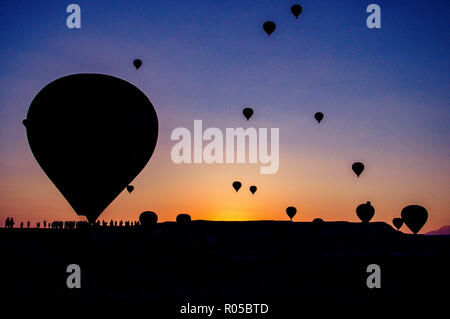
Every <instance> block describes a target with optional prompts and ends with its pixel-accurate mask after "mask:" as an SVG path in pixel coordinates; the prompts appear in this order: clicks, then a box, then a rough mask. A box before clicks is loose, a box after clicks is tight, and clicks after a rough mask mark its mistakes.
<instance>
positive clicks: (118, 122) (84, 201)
mask: <svg viewBox="0 0 450 319" xmlns="http://www.w3.org/2000/svg"><path fill="white" fill-rule="evenodd" d="M74 92H76V93H74ZM25 123H26V126H25V127H26V130H27V137H28V143H29V144H30V148H31V151H32V153H33V155H34V157H35V158H36V161H37V162H38V163H39V165H40V166H41V168H42V169H43V170H44V172H45V173H46V174H47V176H48V177H49V178H50V180H51V181H52V182H53V183H54V184H55V186H56V188H58V190H59V191H60V192H61V194H62V195H63V196H64V197H65V198H66V200H67V201H68V202H69V204H70V205H71V206H72V208H73V209H74V210H75V212H76V213H77V214H78V215H84V216H86V217H87V219H88V221H89V222H90V223H94V222H95V220H96V219H97V218H98V216H99V215H100V214H101V213H102V211H103V210H104V209H105V208H106V207H107V206H108V205H109V204H110V203H111V202H112V201H113V200H114V199H115V198H116V197H117V195H119V194H120V192H122V191H123V190H124V189H125V187H126V186H127V185H129V183H130V182H131V181H132V180H133V179H134V178H135V177H136V176H137V175H138V174H139V173H140V172H141V170H142V169H143V168H144V167H145V165H146V164H147V162H148V161H149V160H150V157H151V156H152V154H153V151H154V149H155V146H156V140H157V137H158V118H157V115H156V112H155V109H154V108H153V105H152V103H151V102H150V101H149V99H148V98H147V97H146V96H145V94H144V93H142V92H141V91H140V90H139V89H138V88H136V87H135V86H134V85H132V84H130V83H128V82H126V81H124V80H121V79H118V78H115V77H112V76H108V75H103V74H74V75H69V76H66V77H62V78H60V79H58V80H55V81H53V82H51V83H50V84H48V85H47V86H45V87H44V88H43V89H42V90H41V91H40V92H39V93H38V94H37V95H36V97H35V98H34V99H33V101H32V102H31V105H30V108H29V110H28V114H27V119H26V122H25Z"/></svg>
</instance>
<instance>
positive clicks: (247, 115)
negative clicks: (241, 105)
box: [242, 107, 253, 121]
mask: <svg viewBox="0 0 450 319" xmlns="http://www.w3.org/2000/svg"><path fill="white" fill-rule="evenodd" d="M242 114H244V116H245V118H246V119H247V121H248V120H249V119H250V118H251V117H252V115H253V110H252V109H251V108H249V107H246V108H245V109H243V110H242Z"/></svg>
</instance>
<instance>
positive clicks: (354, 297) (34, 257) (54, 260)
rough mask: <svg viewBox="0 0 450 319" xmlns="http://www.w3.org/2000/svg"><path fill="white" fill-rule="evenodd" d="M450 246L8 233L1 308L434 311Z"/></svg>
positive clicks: (251, 227)
mask: <svg viewBox="0 0 450 319" xmlns="http://www.w3.org/2000/svg"><path fill="white" fill-rule="evenodd" d="M449 243H450V236H424V235H406V234H403V233H401V232H397V231H395V230H394V229H393V228H392V227H390V226H389V225H387V224H385V223H370V224H361V223H347V222H325V223H322V224H314V223H291V222H272V221H267V222H265V221H261V222H208V221H194V222H192V223H191V224H190V225H187V226H186V225H185V226H183V225H179V224H176V223H169V222H167V223H160V224H157V225H156V226H155V227H154V228H153V229H151V230H144V229H141V228H129V229H127V228H125V227H123V228H109V227H105V228H102V227H100V228H90V229H85V230H79V229H74V230H51V229H1V230H0V252H1V256H2V262H1V271H2V272H1V274H2V279H1V288H0V289H1V295H2V298H3V301H7V300H11V301H21V302H25V301H26V300H34V301H36V300H42V301H43V302H45V303H47V304H48V303H53V302H55V301H60V302H72V301H75V302H80V301H81V302H84V301H87V302H92V301H95V302H98V301H100V302H112V301H113V302H118V303H121V302H130V301H132V302H136V301H138V302H140V303H142V302H145V304H146V305H147V306H148V307H149V309H152V307H153V309H155V310H156V309H158V307H159V310H160V311H162V312H164V313H165V314H166V316H164V317H168V318H169V317H175V316H176V315H177V314H178V315H177V317H180V318H187V317H189V316H187V315H185V316H181V315H179V310H180V307H181V306H182V305H186V304H187V303H188V302H189V303H190V304H200V305H208V304H210V305H213V304H215V305H216V307H218V306H219V305H221V304H222V305H223V304H224V303H242V302H249V303H266V304H268V305H269V307H270V308H269V309H270V313H272V314H274V313H277V312H286V313H287V312H289V313H295V312H296V311H299V309H300V308H301V305H307V304H309V303H314V302H318V301H320V302H321V303H327V302H338V303H340V304H358V303H360V302H363V303H368V304H372V305H379V304H381V303H387V302H393V301H395V303H398V304H405V303H408V304H414V303H415V302H421V303H426V302H428V301H437V300H443V299H448V296H449V293H448V287H449V286H448V284H449V269H450V267H449V266H450V265H449V260H450V258H449V257H450V256H449V255H450V253H449V252H450V251H449ZM69 264H78V265H79V266H80V267H81V282H82V287H81V289H68V288H67V286H66V279H67V276H68V275H69V274H68V273H66V267H67V266H68V265H69ZM370 264H377V265H379V266H380V267H381V288H380V289H369V288H368V287H367V285H366V280H367V277H368V276H369V273H367V272H366V268H367V266H368V265H370ZM221 316H223V317H224V318H227V316H225V315H223V314H218V313H215V314H214V315H213V316H212V317H214V318H218V317H221ZM160 317H162V316H160ZM197 317H198V318H206V317H207V315H201V316H197ZM293 317H296V316H293ZM261 318H264V316H261ZM280 318H281V317H280Z"/></svg>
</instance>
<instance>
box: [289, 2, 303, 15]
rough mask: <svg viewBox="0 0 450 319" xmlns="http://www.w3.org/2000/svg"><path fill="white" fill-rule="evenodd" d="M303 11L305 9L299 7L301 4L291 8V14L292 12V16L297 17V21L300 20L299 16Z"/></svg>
mask: <svg viewBox="0 0 450 319" xmlns="http://www.w3.org/2000/svg"><path fill="white" fill-rule="evenodd" d="M302 11H303V8H302V6H301V5H299V4H294V5H293V6H292V7H291V12H292V14H293V15H294V16H295V18H296V19H297V18H298V16H299V15H300V13H302Z"/></svg>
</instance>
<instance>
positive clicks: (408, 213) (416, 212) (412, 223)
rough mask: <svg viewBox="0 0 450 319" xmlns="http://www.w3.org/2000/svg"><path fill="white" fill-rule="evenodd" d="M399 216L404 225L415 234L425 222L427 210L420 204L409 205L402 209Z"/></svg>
mask: <svg viewBox="0 0 450 319" xmlns="http://www.w3.org/2000/svg"><path fill="white" fill-rule="evenodd" d="M401 216H402V220H403V222H404V223H405V225H406V226H408V228H409V229H410V230H411V231H412V232H413V233H414V234H417V233H418V232H419V231H420V229H422V227H423V225H425V223H426V222H427V219H428V212H427V210H426V209H425V208H424V207H422V206H419V205H409V206H406V207H405V208H403V209H402V213H401Z"/></svg>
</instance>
